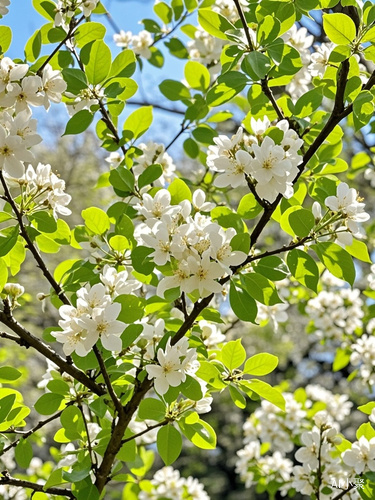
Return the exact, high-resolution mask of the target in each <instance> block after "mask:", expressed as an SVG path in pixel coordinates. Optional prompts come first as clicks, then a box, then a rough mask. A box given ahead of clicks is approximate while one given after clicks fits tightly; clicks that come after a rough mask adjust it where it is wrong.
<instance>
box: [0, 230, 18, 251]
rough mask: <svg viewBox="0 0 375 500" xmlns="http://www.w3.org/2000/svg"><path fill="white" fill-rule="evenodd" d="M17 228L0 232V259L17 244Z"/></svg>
mask: <svg viewBox="0 0 375 500" xmlns="http://www.w3.org/2000/svg"><path fill="white" fill-rule="evenodd" d="M18 233H19V228H18V225H17V226H12V227H7V228H5V229H3V230H2V231H1V232H0V257H4V256H5V255H7V254H8V253H9V252H10V251H11V250H12V248H13V247H14V245H15V244H16V243H17V239H18Z"/></svg>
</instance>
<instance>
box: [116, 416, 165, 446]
mask: <svg viewBox="0 0 375 500" xmlns="http://www.w3.org/2000/svg"><path fill="white" fill-rule="evenodd" d="M169 422H170V420H168V419H165V420H162V421H161V422H158V423H157V424H154V425H150V426H147V427H146V429H144V430H143V431H141V432H138V434H134V435H133V436H130V437H128V438H125V439H123V440H122V441H121V443H122V444H125V443H128V442H129V441H133V439H136V438H138V437H140V436H143V434H147V432H149V431H152V430H153V429H157V428H158V427H163V426H164V425H167V424H168V423H169Z"/></svg>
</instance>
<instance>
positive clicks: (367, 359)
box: [350, 319, 375, 387]
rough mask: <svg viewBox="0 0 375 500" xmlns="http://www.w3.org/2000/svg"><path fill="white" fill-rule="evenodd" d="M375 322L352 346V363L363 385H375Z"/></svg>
mask: <svg viewBox="0 0 375 500" xmlns="http://www.w3.org/2000/svg"><path fill="white" fill-rule="evenodd" d="M374 331H375V320H374V319H372V320H370V321H369V323H368V325H367V332H368V333H364V334H363V335H361V337H360V338H358V339H357V340H356V341H355V342H354V343H353V344H352V345H351V346H350V350H351V355H350V363H351V364H352V365H353V366H356V367H357V374H358V375H357V376H358V377H359V379H360V380H361V381H362V383H363V384H365V385H367V386H370V387H373V386H374V385H375V335H374Z"/></svg>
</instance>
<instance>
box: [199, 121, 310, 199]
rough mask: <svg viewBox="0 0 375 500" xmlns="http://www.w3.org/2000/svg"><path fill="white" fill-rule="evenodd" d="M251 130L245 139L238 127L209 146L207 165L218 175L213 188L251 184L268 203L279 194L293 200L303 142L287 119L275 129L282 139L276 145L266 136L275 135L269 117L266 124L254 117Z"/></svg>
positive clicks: (215, 139)
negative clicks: (272, 133)
mask: <svg viewBox="0 0 375 500" xmlns="http://www.w3.org/2000/svg"><path fill="white" fill-rule="evenodd" d="M251 127H252V130H253V133H254V135H250V136H246V135H244V133H243V129H242V128H239V129H238V131H237V133H236V134H235V135H234V136H233V137H232V138H231V139H230V138H228V137H227V136H225V135H220V136H219V137H216V138H214V141H215V144H216V146H210V147H209V148H208V154H207V165H208V166H209V167H210V168H211V169H212V170H214V171H216V172H219V175H218V176H217V177H216V178H215V181H214V185H215V186H217V187H221V188H224V187H229V186H231V187H232V188H236V187H239V186H247V185H248V183H251V184H254V185H255V189H256V192H257V194H258V195H259V196H260V197H261V198H263V199H264V200H267V201H269V202H273V201H274V200H275V199H276V197H277V196H278V195H279V194H282V195H283V196H284V197H285V198H290V197H291V196H293V193H294V191H293V180H294V179H295V177H296V176H297V174H298V165H299V164H300V162H301V160H302V156H301V155H300V154H299V150H300V148H301V146H302V145H303V140H302V139H300V138H299V137H298V135H297V133H296V132H295V131H294V130H292V129H290V128H289V124H288V122H287V121H286V120H281V121H279V122H278V123H277V124H276V126H275V127H274V128H273V129H274V131H275V132H277V134H275V135H277V136H279V137H280V136H281V139H280V140H278V141H277V143H276V142H275V140H274V139H272V138H271V137H270V135H267V132H272V129H271V123H270V121H269V120H268V118H267V117H265V118H264V120H263V121H262V120H254V119H253V118H252V119H251ZM270 129H271V130H270Z"/></svg>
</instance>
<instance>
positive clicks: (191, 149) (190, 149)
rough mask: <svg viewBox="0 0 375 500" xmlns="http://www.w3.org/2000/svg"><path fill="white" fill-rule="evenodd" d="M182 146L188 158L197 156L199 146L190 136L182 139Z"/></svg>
mask: <svg viewBox="0 0 375 500" xmlns="http://www.w3.org/2000/svg"><path fill="white" fill-rule="evenodd" d="M183 148H184V151H185V153H186V154H187V155H188V156H189V157H190V158H197V157H198V156H199V152H200V149H199V146H198V144H197V143H196V142H195V141H194V139H192V138H191V137H189V138H188V139H186V140H185V141H184V144H183Z"/></svg>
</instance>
